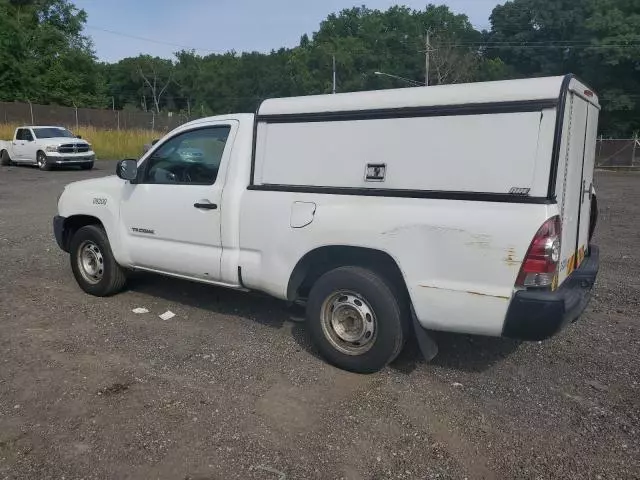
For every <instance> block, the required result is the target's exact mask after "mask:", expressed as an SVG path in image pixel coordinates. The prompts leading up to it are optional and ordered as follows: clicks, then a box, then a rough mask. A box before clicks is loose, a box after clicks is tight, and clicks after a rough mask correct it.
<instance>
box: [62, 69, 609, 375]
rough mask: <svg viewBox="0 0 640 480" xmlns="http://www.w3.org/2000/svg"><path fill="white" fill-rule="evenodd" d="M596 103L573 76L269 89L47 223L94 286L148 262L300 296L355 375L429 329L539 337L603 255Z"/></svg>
mask: <svg viewBox="0 0 640 480" xmlns="http://www.w3.org/2000/svg"><path fill="white" fill-rule="evenodd" d="M598 113H599V103H598V100H597V96H595V94H594V92H593V91H592V90H591V89H589V88H588V87H586V86H585V85H584V84H583V83H581V82H579V81H578V80H577V79H575V78H574V77H573V76H566V77H554V78H545V79H528V80H516V81H506V82H489V83H485V84H469V85H450V86H443V87H429V88H411V89H401V90H387V91H381V92H359V93H352V94H340V95H325V96H311V97H303V98H290V99H272V100H267V101H265V102H264V103H263V104H262V105H261V106H260V108H259V110H258V112H257V114H255V115H254V114H237V115H224V116H218V117H210V118H205V119H200V120H197V121H194V122H190V123H188V124H185V125H183V126H181V127H179V128H177V129H176V130H174V131H173V132H170V133H169V134H167V135H166V136H165V137H164V138H162V139H161V140H159V141H158V142H157V143H156V144H155V145H153V146H151V148H150V149H149V150H148V151H147V152H146V153H145V154H144V155H143V156H142V158H140V159H139V160H133V159H130V160H122V161H120V162H119V163H118V164H117V166H116V175H115V176H111V177H107V178H100V179H93V180H86V181H82V182H76V183H73V184H70V185H68V186H67V187H66V188H65V191H64V192H63V193H62V195H61V197H60V199H59V202H58V215H57V216H56V217H55V218H54V224H53V226H54V233H55V237H56V240H57V242H58V244H59V246H60V247H61V248H62V249H63V250H65V251H67V252H69V253H70V263H71V268H72V270H73V273H74V276H75V278H76V280H77V282H78V284H79V285H80V287H81V288H82V289H83V290H84V291H86V292H87V293H89V294H92V295H98V296H106V295H112V294H114V293H117V292H119V291H120V290H121V289H122V288H123V287H124V285H125V283H126V277H127V272H128V271H130V270H140V271H147V272H152V273H158V274H162V275H168V276H174V277H179V278H185V279H189V280H194V281H198V282H202V283H208V284H211V285H216V286H220V287H226V288H233V289H238V290H255V291H260V292H264V293H267V294H269V295H272V296H274V297H276V298H279V299H282V300H285V301H290V302H302V303H305V304H306V309H307V325H308V328H309V329H310V331H311V336H312V338H313V339H314V341H315V343H316V345H317V346H318V349H319V350H320V352H321V353H322V354H323V355H324V357H325V358H327V360H328V361H330V362H331V363H333V364H335V365H338V366H340V367H341V368H345V369H348V370H352V371H356V372H363V373H365V372H373V371H377V370H379V369H381V368H383V367H384V366H385V365H387V364H388V363H389V362H391V361H392V360H393V359H394V358H396V357H397V355H398V354H399V352H400V351H401V349H402V346H403V345H404V342H405V341H406V339H407V338H408V337H409V336H411V335H415V337H416V338H417V339H418V343H419V345H420V347H421V350H422V351H423V353H424V355H425V357H426V358H427V359H428V360H430V359H431V358H433V357H434V356H435V355H436V353H437V345H436V344H435V342H433V340H432V338H431V336H430V335H429V332H430V331H432V330H440V331H449V332H455V333H465V334H476V335H488V336H506V337H510V338H518V339H522V340H542V339H545V338H549V337H551V336H552V335H555V334H556V333H558V332H559V331H560V330H562V329H563V328H565V327H566V326H568V325H570V324H571V323H573V322H575V321H576V320H577V319H578V317H579V316H580V314H581V313H582V311H583V310H584V308H585V307H586V305H587V302H588V300H589V298H590V292H591V288H592V287H593V284H594V282H595V278H596V275H597V272H598V264H599V262H598V258H599V257H598V249H597V247H596V246H595V245H592V244H591V235H592V233H593V227H594V225H595V215H594V212H593V209H594V206H595V205H596V203H595V189H594V187H593V169H594V157H595V138H596V132H597V119H598ZM461 138H464V141H461V140H460V139H461Z"/></svg>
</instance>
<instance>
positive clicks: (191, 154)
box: [139, 125, 231, 185]
mask: <svg viewBox="0 0 640 480" xmlns="http://www.w3.org/2000/svg"><path fill="white" fill-rule="evenodd" d="M230 131H231V127H230V126H228V125H224V126H219V127H209V128H200V129H197V130H191V131H188V132H184V133H181V134H179V135H176V136H175V137H173V138H171V139H169V140H167V141H166V142H164V143H162V144H161V145H159V146H158V148H156V149H155V151H154V152H153V153H152V154H151V155H150V156H149V157H148V158H147V159H146V160H145V162H144V165H143V167H142V169H141V173H142V177H141V179H140V182H139V183H152V184H180V185H213V184H214V183H215V182H216V179H217V177H218V170H219V169H220V163H221V162H222V155H223V153H224V148H225V145H226V143H227V138H228V137H229V132H230Z"/></svg>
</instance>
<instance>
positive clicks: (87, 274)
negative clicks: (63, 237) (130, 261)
mask: <svg viewBox="0 0 640 480" xmlns="http://www.w3.org/2000/svg"><path fill="white" fill-rule="evenodd" d="M70 252H71V254H70V259H71V270H73V276H74V277H75V278H76V281H77V282H78V285H80V288H82V290H84V291H85V292H86V293H88V294H90V295H94V296H96V297H108V296H110V295H114V294H116V293H118V292H120V291H121V290H122V289H123V288H124V285H125V283H126V276H125V273H124V270H123V269H122V267H120V265H118V263H117V262H116V260H115V257H114V256H113V252H112V251H111V246H110V245H109V239H108V238H107V234H106V232H105V231H104V229H103V228H102V227H100V226H97V225H88V226H86V227H82V228H81V229H79V230H78V231H77V232H76V233H75V235H74V236H73V238H72V240H71V248H70Z"/></svg>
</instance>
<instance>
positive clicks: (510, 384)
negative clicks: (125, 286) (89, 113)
mask: <svg viewBox="0 0 640 480" xmlns="http://www.w3.org/2000/svg"><path fill="white" fill-rule="evenodd" d="M112 168H113V163H108V162H98V164H97V169H96V170H94V171H93V172H81V171H54V172H40V171H38V170H35V169H31V168H25V167H19V168H16V167H12V168H7V167H2V168H0V271H1V272H2V275H1V277H0V479H1V478H7V479H14V478H15V479H18V478H19V479H62V478H64V479H67V480H69V479H85V480H87V479H110V478H113V479H129V478H132V479H133V478H136V479H138V478H139V479H156V478H158V479H181V480H184V479H191V480H195V479H200V480H204V479H234V478H238V479H265V480H268V479H285V478H286V479H306V478H323V479H324V478H331V479H333V478H345V479H383V478H394V479H395V478H398V479H402V478H406V479H436V478H438V479H463V478H467V479H476V478H485V479H494V478H495V479H501V478H518V479H520V478H532V479H548V478H558V479H629V478H640V385H639V382H640V358H639V355H638V354H639V351H640V347H639V341H640V326H639V323H638V322H639V317H640V315H639V314H640V302H639V300H638V299H639V298H640V296H639V294H640V254H639V253H638V246H639V245H640V175H632V174H627V175H620V174H615V173H599V174H598V175H597V187H598V191H599V201H600V205H601V219H600V225H599V229H598V233H597V243H599V244H600V246H601V252H602V265H601V274H600V277H599V280H598V284H597V286H596V291H595V298H594V300H593V301H592V303H591V305H590V306H589V308H588V310H587V312H586V314H585V315H584V316H583V318H582V320H581V321H580V322H579V323H577V324H575V325H573V326H571V327H570V328H569V329H568V330H566V331H565V332H563V333H562V334H561V335H559V336H558V337H556V338H554V339H553V340H551V341H547V342H544V343H529V344H521V343H518V342H513V341H509V340H504V339H488V338H481V337H467V336H456V335H445V334H439V335H438V341H439V343H440V348H441V354H440V355H439V356H438V357H437V358H436V359H435V360H434V361H433V362H432V363H431V364H425V363H423V362H422V361H421V358H420V355H419V354H418V353H417V352H416V349H415V347H413V348H409V349H408V351H406V352H405V353H404V354H403V356H402V357H401V358H400V359H399V360H398V361H397V362H396V363H395V364H394V365H392V366H391V367H389V368H387V369H386V370H384V371H383V372H381V373H379V374H376V375H370V376H358V375H355V374H350V373H346V372H343V371H340V370H337V369H335V368H333V367H331V366H328V365H327V364H325V363H324V362H323V361H322V360H320V359H319V358H318V356H317V353H316V352H315V351H314V349H313V348H312V347H311V346H310V344H309V341H308V337H307V335H306V333H305V330H304V324H301V323H299V322H298V321H296V320H299V316H300V312H297V311H295V310H291V309H288V308H287V307H286V306H285V305H283V304H282V303H280V302H278V301H275V300H272V299H269V298H265V297H262V296H259V295H248V294H240V293H235V292H230V291H226V290H221V289H216V288H211V287H207V286H202V285H197V284H192V283H188V282H182V281H176V280H169V279H164V278H160V277H155V276H146V275H141V276H136V277H135V278H133V279H132V282H131V284H130V288H129V290H128V291H127V292H125V293H123V294H120V295H118V296H116V297H113V298H107V299H100V298H93V297H90V296H87V295H85V294H84V293H82V292H81V291H80V289H79V288H78V287H77V286H76V284H75V281H74V279H73V277H72V274H71V271H70V267H69V263H68V259H67V257H66V256H65V254H63V253H62V252H61V251H59V250H58V248H57V246H56V245H55V242H54V240H53V238H52V233H51V218H52V216H53V215H54V213H55V209H56V198H57V195H58V194H59V193H60V191H61V189H62V186H63V185H64V184H65V183H68V182H70V181H73V180H76V179H82V178H88V177H99V176H103V175H105V174H109V173H110V172H111V170H112ZM135 307H146V308H147V309H149V310H150V313H148V314H139V315H136V314H134V313H132V311H131V310H132V309H133V308H135ZM166 310H172V311H173V312H175V313H176V317H174V318H173V319H171V320H167V321H164V320H161V319H160V318H158V315H159V314H161V313H163V312H165V311H166Z"/></svg>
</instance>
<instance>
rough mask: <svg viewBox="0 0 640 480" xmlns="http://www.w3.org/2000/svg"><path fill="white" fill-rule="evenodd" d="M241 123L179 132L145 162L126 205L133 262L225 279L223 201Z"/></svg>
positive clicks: (124, 227) (124, 220)
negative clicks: (236, 136) (222, 224)
mask: <svg viewBox="0 0 640 480" xmlns="http://www.w3.org/2000/svg"><path fill="white" fill-rule="evenodd" d="M237 127H238V122H237V121H226V122H223V123H220V124H212V125H207V126H206V127H198V128H194V129H191V130H187V131H182V132H179V133H177V134H176V135H174V136H173V137H170V138H168V139H166V140H164V141H162V142H160V143H158V144H156V145H155V146H154V148H153V149H152V150H151V151H150V153H149V154H148V155H146V156H145V157H144V158H143V160H142V161H141V162H140V164H139V166H138V180H137V181H136V182H135V184H131V183H127V184H126V185H125V187H124V192H123V197H122V198H123V200H122V203H121V206H120V219H121V232H122V239H123V243H124V245H125V248H126V250H127V251H128V252H129V255H130V258H131V260H132V262H133V266H135V267H139V268H142V269H146V270H153V271H158V272H163V273H169V274H174V275H181V276H186V277H191V278H197V279H204V280H211V281H219V280H220V262H221V258H222V244H221V235H220V230H221V224H220V218H221V212H220V209H221V204H220V203H221V198H222V190H223V187H224V185H223V184H224V179H225V176H226V175H225V172H226V169H227V165H228V163H229V158H230V156H231V149H232V145H233V140H234V138H235V133H236V131H237Z"/></svg>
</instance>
